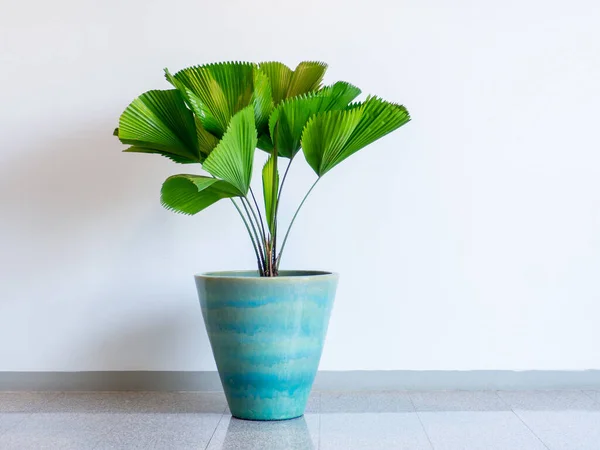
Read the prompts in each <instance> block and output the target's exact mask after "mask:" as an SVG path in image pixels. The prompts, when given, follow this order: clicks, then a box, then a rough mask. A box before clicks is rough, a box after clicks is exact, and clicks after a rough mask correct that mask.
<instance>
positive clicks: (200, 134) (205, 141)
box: [194, 117, 219, 162]
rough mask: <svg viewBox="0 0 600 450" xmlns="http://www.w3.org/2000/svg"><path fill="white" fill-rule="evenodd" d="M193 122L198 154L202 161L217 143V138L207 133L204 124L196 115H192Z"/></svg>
mask: <svg viewBox="0 0 600 450" xmlns="http://www.w3.org/2000/svg"><path fill="white" fill-rule="evenodd" d="M194 122H195V124H196V137H197V139H198V149H199V150H200V156H201V158H202V162H204V160H205V159H206V157H207V156H208V155H210V152H212V151H213V149H214V148H215V147H216V146H217V144H218V143H219V138H218V137H216V136H214V135H213V134H211V133H209V132H208V131H207V130H206V128H204V125H202V121H201V120H200V119H198V118H197V117H194Z"/></svg>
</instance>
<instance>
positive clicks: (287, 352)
mask: <svg viewBox="0 0 600 450" xmlns="http://www.w3.org/2000/svg"><path fill="white" fill-rule="evenodd" d="M337 282H338V275H337V274H334V273H331V272H319V271H281V272H280V276H279V277H273V278H268V277H259V276H258V273H257V272H255V271H240V272H210V273H206V274H202V275H196V286H197V288H198V296H199V298H200V305H201V307H202V315H203V317H204V323H205V324H206V329H207V331H208V337H209V339H210V343H211V346H212V350H213V354H214V357H215V361H216V363H217V368H218V369H219V376H220V377H221V382H222V384H223V389H224V391H225V395H226V397H227V402H228V404H229V408H230V410H231V414H232V415H233V416H234V417H238V418H241V419H251V420H283V419H292V418H295V417H299V416H301V415H302V414H304V409H305V407H306V402H307V400H308V396H309V394H310V390H311V388H312V384H313V381H314V378H315V375H316V372H317V368H318V366H319V360H320V359H321V353H322V350H323V342H324V339H325V334H326V332H327V326H328V324H329V316H330V314H331V308H332V306H333V300H334V297H335V291H336V288H337Z"/></svg>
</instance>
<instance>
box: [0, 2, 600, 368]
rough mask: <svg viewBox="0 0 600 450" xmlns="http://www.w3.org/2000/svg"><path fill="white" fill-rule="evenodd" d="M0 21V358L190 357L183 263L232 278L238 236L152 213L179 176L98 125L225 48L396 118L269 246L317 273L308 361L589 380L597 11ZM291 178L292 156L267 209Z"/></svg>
mask: <svg viewBox="0 0 600 450" xmlns="http://www.w3.org/2000/svg"><path fill="white" fill-rule="evenodd" d="M1 10H2V13H1V14H0V67H1V69H0V205H1V212H0V277H1V285H0V370H4V371H11V370H14V371H17V370H31V371H43V370H58V371H61V370H65V371H71V370H73V371H75V370H119V369H146V370H210V369H214V364H213V362H212V356H211V354H210V349H209V346H208V342H207V338H206V335H205V331H204V328H203V327H204V326H203V323H202V320H201V313H200V308H199V306H198V303H197V298H196V293H195V287H194V283H193V279H192V275H193V274H194V273H196V272H202V271H207V270H220V269H241V268H252V266H253V257H252V252H251V249H250V247H249V245H248V243H247V241H246V239H247V237H246V236H245V232H244V230H243V227H242V225H241V224H240V223H239V222H238V218H237V216H236V214H235V211H234V210H233V209H232V208H231V206H230V205H229V204H228V203H226V202H222V203H221V204H217V205H216V206H215V207H213V208H211V209H210V210H207V211H205V212H203V213H201V214H199V215H198V216H195V217H193V218H189V217H184V216H178V215H175V214H172V213H170V212H168V211H166V210H163V209H162V208H161V206H160V204H159V201H158V192H159V189H160V185H161V183H162V181H163V180H164V178H166V177H167V176H168V175H170V174H174V173H178V172H185V171H189V170H190V168H189V167H184V166H178V165H175V164H173V163H171V162H170V161H168V160H166V159H162V158H160V157H158V156H151V155H148V156H144V155H130V154H121V153H120V150H121V149H122V146H121V145H120V144H119V143H118V141H117V140H116V139H115V138H114V137H113V136H112V135H111V134H112V131H113V128H114V127H115V126H116V124H117V120H118V117H119V114H120V113H121V111H122V110H123V109H124V108H125V106H126V105H127V104H128V103H129V101H131V100H132V99H133V98H134V97H135V96H136V95H138V94H140V93H142V92H143V91H145V90H148V89H151V88H168V85H167V84H166V82H165V81H164V80H163V77H162V69H163V67H169V68H170V69H172V70H177V69H180V68H183V67H185V66H189V65H193V64H198V63H205V62H212V61H218V60H237V59H240V60H253V61H261V60H272V59H277V60H283V61H284V62H286V63H288V64H290V65H294V64H296V63H297V62H298V61H301V60H303V59H317V60H324V61H327V62H328V63H329V64H330V70H329V72H328V75H327V78H326V81H329V82H332V81H336V80H338V79H344V80H347V81H351V82H353V83H355V84H357V85H358V86H360V87H361V88H362V89H363V91H364V92H366V93H376V94H379V95H381V96H383V97H384V98H386V99H390V100H394V101H398V102H402V103H404V104H406V105H407V106H408V108H409V110H410V111H411V113H412V115H413V121H412V122H411V123H410V124H409V125H407V126H406V127H405V128H403V129H402V130H401V131H398V132H396V133H395V134H393V135H391V136H389V137H387V138H385V139H384V140H382V141H380V142H378V143H377V144H375V145H373V146H372V147H370V148H369V149H368V150H366V151H364V152H363V153H362V154H361V153H359V154H358V155H356V156H355V157H353V158H351V159H350V160H348V161H346V162H344V163H343V164H342V165H340V166H339V167H337V168H336V169H335V170H334V171H333V172H332V173H331V174H329V175H328V176H327V177H326V178H324V180H323V182H322V184H320V185H319V186H318V188H317V189H316V191H315V193H314V195H313V196H312V198H310V200H309V201H308V203H307V205H306V208H305V210H304V211H303V212H302V214H301V216H300V217H299V219H298V221H297V228H296V229H295V231H294V232H293V235H292V239H291V240H290V243H289V247H288V254H287V256H286V258H285V260H284V263H283V265H284V266H286V267H288V268H290V267H291V268H322V269H331V270H335V271H338V272H340V273H341V274H342V278H341V284H340V287H339V292H338V297H337V303H336V306H335V309H334V315H333V318H332V321H331V326H330V332H329V335H328V339H327V344H326V349H325V353H324V355H323V360H322V365H321V368H322V369H326V370H346V369H348V370H349V369H517V370H518V369H590V368H595V369H600V345H598V344H599V342H600V326H599V323H600V283H599V273H600V137H599V129H600V125H599V124H600V113H599V109H598V104H599V101H600V83H599V80H600V27H599V26H598V24H599V23H600V6H599V4H598V2H596V1H594V0H573V1H571V2H568V3H565V2H563V1H560V2H559V1H556V0H549V1H548V0H524V1H523V0H519V1H517V0H509V1H503V2H482V1H475V0H456V1H453V2H447V1H442V0H429V1H421V2H408V1H405V0H400V1H395V0H370V1H369V2H356V3H353V2H352V1H346V0H302V1H297V2H293V3H292V2H281V1H276V0H255V1H247V0H237V1H221V2H216V1H199V0H194V1H192V0H170V1H164V0H160V1H159V0H144V1H141V0H125V1H123V0H119V1H117V0H108V1H97V0H77V1H75V0H56V1H53V2H44V1H41V0H37V1H34V0H30V1H22V2H11V1H7V0H2V5H1ZM295 164H296V163H295ZM312 179H313V175H312V173H311V171H310V170H309V169H308V168H307V166H306V165H305V164H304V162H303V161H301V160H298V162H297V165H295V166H294V167H293V170H292V172H291V179H290V184H289V186H287V188H286V192H285V194H286V196H287V197H288V198H287V199H286V200H287V203H286V205H285V209H284V217H287V218H289V216H290V214H291V212H292V208H293V207H294V206H295V204H296V203H297V201H298V200H299V199H300V197H301V196H302V195H303V193H304V191H305V189H306V188H307V187H308V186H309V184H310V183H311V181H312ZM256 181H258V180H256Z"/></svg>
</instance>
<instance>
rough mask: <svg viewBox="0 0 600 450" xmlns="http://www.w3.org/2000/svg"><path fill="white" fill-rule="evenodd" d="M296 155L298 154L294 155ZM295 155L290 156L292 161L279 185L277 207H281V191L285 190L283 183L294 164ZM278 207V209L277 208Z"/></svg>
mask: <svg viewBox="0 0 600 450" xmlns="http://www.w3.org/2000/svg"><path fill="white" fill-rule="evenodd" d="M294 156H296V155H294ZM294 156H292V157H291V158H290V162H289V163H288V165H287V167H286V168H285V172H284V173H283V178H282V179H281V186H279V193H278V194H277V209H279V197H281V191H283V183H285V179H286V177H287V174H288V171H289V170H290V166H291V165H292V161H293V160H294ZM277 209H276V210H277Z"/></svg>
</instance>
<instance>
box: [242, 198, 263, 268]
mask: <svg viewBox="0 0 600 450" xmlns="http://www.w3.org/2000/svg"><path fill="white" fill-rule="evenodd" d="M240 198H241V199H242V206H243V207H244V210H245V211H246V215H247V216H248V220H249V221H250V226H251V228H252V231H253V232H254V237H255V238H256V241H257V242H258V245H257V246H258V248H259V250H260V251H259V254H260V261H261V263H262V266H263V273H264V271H266V268H267V266H266V263H265V256H264V249H263V247H262V246H261V245H260V236H259V234H258V232H257V231H256V227H255V226H254V222H253V221H252V215H251V214H250V212H249V211H248V206H250V203H249V202H248V199H247V198H246V197H240ZM244 200H245V202H244ZM250 210H252V207H250ZM252 214H254V211H252ZM255 217H256V216H255Z"/></svg>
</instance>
